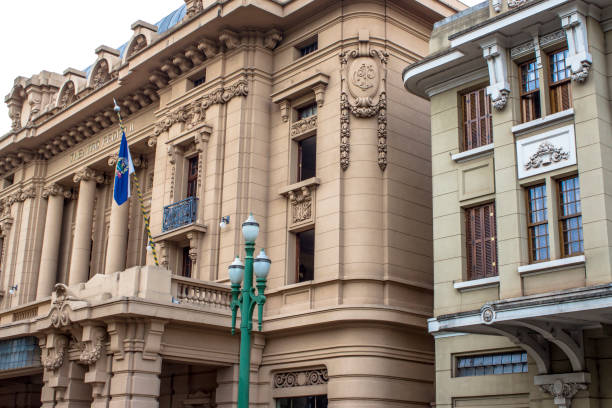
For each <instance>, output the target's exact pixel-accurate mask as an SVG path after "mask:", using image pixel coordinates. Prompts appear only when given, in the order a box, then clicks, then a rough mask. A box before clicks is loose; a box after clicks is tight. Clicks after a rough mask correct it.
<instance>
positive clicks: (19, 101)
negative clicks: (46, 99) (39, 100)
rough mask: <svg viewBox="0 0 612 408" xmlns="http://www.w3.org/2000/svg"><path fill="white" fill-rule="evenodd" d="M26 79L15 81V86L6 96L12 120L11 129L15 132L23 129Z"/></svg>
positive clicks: (20, 78) (21, 78)
mask: <svg viewBox="0 0 612 408" xmlns="http://www.w3.org/2000/svg"><path fill="white" fill-rule="evenodd" d="M24 85H25V78H23V77H19V78H17V79H15V85H14V86H13V89H11V92H10V93H9V94H8V95H7V96H6V98H5V102H6V104H7V106H8V115H9V117H10V118H11V129H12V130H13V131H16V130H19V129H21V110H22V108H23V103H24V102H25V99H26V93H25V90H24V88H23V87H24Z"/></svg>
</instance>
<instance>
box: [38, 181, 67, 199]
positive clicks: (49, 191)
mask: <svg viewBox="0 0 612 408" xmlns="http://www.w3.org/2000/svg"><path fill="white" fill-rule="evenodd" d="M66 194H68V197H66ZM52 195H63V196H64V197H66V198H70V191H66V190H64V187H63V186H61V185H59V184H57V183H53V184H49V185H48V186H45V187H43V190H42V193H41V196H42V198H49V196H52Z"/></svg>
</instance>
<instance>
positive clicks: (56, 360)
mask: <svg viewBox="0 0 612 408" xmlns="http://www.w3.org/2000/svg"><path fill="white" fill-rule="evenodd" d="M67 346H68V339H67V338H66V337H65V336H62V335H56V336H55V340H54V341H53V347H52V348H50V349H47V355H46V356H45V357H43V358H42V365H43V367H44V368H46V369H47V370H51V371H55V370H57V369H58V368H60V367H61V366H62V364H64V356H65V355H66V347H67Z"/></svg>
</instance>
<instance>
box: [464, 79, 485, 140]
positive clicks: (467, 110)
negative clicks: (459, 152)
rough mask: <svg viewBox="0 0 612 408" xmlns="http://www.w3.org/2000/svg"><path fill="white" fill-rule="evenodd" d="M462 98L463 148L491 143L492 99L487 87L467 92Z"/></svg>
mask: <svg viewBox="0 0 612 408" xmlns="http://www.w3.org/2000/svg"><path fill="white" fill-rule="evenodd" d="M462 99H463V101H462V110H463V112H462V117H463V146H462V147H463V150H464V151H465V150H470V149H474V148H476V147H480V146H484V145H486V144H489V143H491V142H492V138H491V101H490V98H489V96H488V95H487V92H486V88H481V89H477V90H475V91H473V92H468V93H465V94H463V96H462Z"/></svg>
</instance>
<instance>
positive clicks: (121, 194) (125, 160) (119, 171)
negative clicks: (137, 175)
mask: <svg viewBox="0 0 612 408" xmlns="http://www.w3.org/2000/svg"><path fill="white" fill-rule="evenodd" d="M132 173H134V163H132V156H131V155H130V148H129V147H128V143H127V139H126V137H125V131H122V132H121V144H120V145H119V155H118V157H117V167H115V190H114V191H113V197H114V198H115V202H116V203H117V205H121V204H123V203H125V202H126V201H127V199H128V197H129V196H130V174H132Z"/></svg>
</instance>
